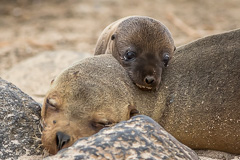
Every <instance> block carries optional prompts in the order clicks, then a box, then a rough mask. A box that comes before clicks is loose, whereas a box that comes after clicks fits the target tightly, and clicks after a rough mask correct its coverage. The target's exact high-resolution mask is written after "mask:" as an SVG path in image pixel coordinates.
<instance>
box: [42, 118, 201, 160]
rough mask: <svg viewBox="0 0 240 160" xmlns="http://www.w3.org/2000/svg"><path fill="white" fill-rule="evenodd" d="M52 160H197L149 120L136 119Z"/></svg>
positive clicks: (66, 150)
mask: <svg viewBox="0 0 240 160" xmlns="http://www.w3.org/2000/svg"><path fill="white" fill-rule="evenodd" d="M52 159H199V158H198V156H197V155H196V153H195V152H194V151H193V150H191V149H190V148H188V147H187V146H185V145H183V144H182V143H180V142H179V141H178V140H176V139H175V138H174V137H173V136H171V135H170V134H169V133H167V132H166V131H165V130H164V129H163V128H162V127H161V126H160V125H159V124H158V123H157V122H155V121H154V120H152V119H151V118H150V117H147V116H143V115H139V116H134V117H133V118H131V119H130V120H128V121H122V122H120V123H118V124H117V125H115V126H113V127H109V128H105V129H102V130H101V131H100V132H98V133H97V134H95V135H93V136H90V137H86V138H81V139H79V140H78V141H77V142H76V143H75V144H74V145H73V146H71V147H69V148H66V149H63V150H60V151H59V152H58V154H56V155H55V156H51V157H47V158H45V160H52Z"/></svg>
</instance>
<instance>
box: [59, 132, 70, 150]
mask: <svg viewBox="0 0 240 160" xmlns="http://www.w3.org/2000/svg"><path fill="white" fill-rule="evenodd" d="M56 137H57V147H58V150H60V149H62V147H63V146H64V145H65V144H66V143H68V142H69V140H70V136H69V135H67V134H65V133H63V132H57V133H56Z"/></svg>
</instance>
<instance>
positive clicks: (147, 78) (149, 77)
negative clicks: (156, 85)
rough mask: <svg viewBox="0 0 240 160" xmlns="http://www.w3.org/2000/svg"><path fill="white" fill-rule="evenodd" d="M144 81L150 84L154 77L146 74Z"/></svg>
mask: <svg viewBox="0 0 240 160" xmlns="http://www.w3.org/2000/svg"><path fill="white" fill-rule="evenodd" d="M144 81H145V82H146V83H147V84H152V83H153V82H154V81H155V78H154V77H153V76H146V77H145V78H144Z"/></svg>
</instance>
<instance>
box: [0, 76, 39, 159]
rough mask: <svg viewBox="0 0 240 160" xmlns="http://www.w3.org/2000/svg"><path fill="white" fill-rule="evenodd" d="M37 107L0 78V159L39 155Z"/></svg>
mask: <svg viewBox="0 0 240 160" xmlns="http://www.w3.org/2000/svg"><path fill="white" fill-rule="evenodd" d="M40 110H41V107H40V105H39V104H38V103H37V102H35V101H34V100H33V99H32V98H31V97H29V96H28V95H26V94H25V93H23V92H22V91H21V90H20V89H18V88H17V87H16V86H14V85H13V84H11V83H9V82H7V81H5V80H3V79H2V78H0V142H1V143H0V159H18V158H19V157H20V156H23V155H41V154H42V149H41V147H40V144H41V139H40V137H41V133H40V131H39V128H38V127H39V125H40V124H39V123H40Z"/></svg>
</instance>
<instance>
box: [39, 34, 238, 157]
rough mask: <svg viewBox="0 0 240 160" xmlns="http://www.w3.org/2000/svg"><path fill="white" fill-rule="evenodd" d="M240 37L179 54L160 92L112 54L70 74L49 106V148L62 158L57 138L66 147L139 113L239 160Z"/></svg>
mask: <svg viewBox="0 0 240 160" xmlns="http://www.w3.org/2000/svg"><path fill="white" fill-rule="evenodd" d="M239 37H240V30H235V31H231V32H227V33H223V34H219V35H213V36H210V37H207V38H203V39H200V40H198V41H195V42H193V43H190V44H188V45H185V46H183V47H180V48H178V49H177V52H176V55H175V56H174V58H173V60H172V61H171V65H169V68H168V69H167V70H165V71H164V72H163V80H162V84H161V86H160V90H159V91H157V92H146V91H142V90H140V89H139V88H138V87H136V85H134V84H133V83H132V82H131V80H130V78H129V76H128V73H127V72H126V71H125V70H124V68H123V67H122V66H121V65H119V63H118V61H116V59H115V58H113V57H112V56H111V55H100V56H95V57H92V58H88V59H85V60H83V61H80V62H79V63H77V64H75V65H73V66H71V67H69V68H68V69H66V70H65V71H63V72H62V73H61V74H60V75H59V76H58V77H56V79H55V80H54V82H53V83H52V85H51V87H50V90H49V92H48V93H47V95H46V98H45V101H44V104H43V109H42V119H43V121H44V124H45V126H46V127H45V128H44V130H43V136H42V142H43V145H44V147H46V148H47V149H48V150H49V151H50V152H51V153H56V152H57V151H58V149H57V143H56V133H57V132H59V131H61V132H63V133H65V134H66V135H69V137H71V138H70V139H69V141H67V142H66V143H64V145H62V146H61V148H65V147H67V146H70V145H71V144H73V142H74V141H75V140H77V139H78V138H81V137H86V136H90V135H92V134H94V133H97V132H98V131H99V130H100V129H101V128H103V127H107V126H109V125H113V124H115V123H118V122H120V121H124V120H128V119H130V118H131V117H132V116H134V115H136V114H139V113H138V112H140V114H144V115H147V116H150V117H151V118H153V119H154V120H155V121H156V122H158V123H159V124H160V125H161V126H162V127H163V128H164V129H166V130H167V131H168V132H169V133H170V134H172V135H173V136H174V137H175V138H176V139H178V140H179V141H180V142H182V143H183V144H185V145H187V146H189V147H191V148H192V149H211V150H219V151H225V152H229V153H235V154H240V127H239V126H240V107H239V106H240V92H239V91H240V54H239V53H240V41H239ZM58 144H59V143H58Z"/></svg>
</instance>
